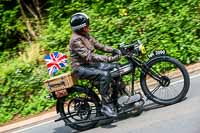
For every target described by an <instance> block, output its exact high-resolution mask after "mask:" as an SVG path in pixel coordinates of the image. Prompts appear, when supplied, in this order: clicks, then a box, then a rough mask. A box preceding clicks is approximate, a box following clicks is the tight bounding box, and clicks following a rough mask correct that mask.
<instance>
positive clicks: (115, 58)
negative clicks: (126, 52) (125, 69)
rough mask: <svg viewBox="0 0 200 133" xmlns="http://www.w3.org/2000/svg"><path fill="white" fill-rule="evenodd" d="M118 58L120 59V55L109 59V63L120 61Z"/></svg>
mask: <svg viewBox="0 0 200 133" xmlns="http://www.w3.org/2000/svg"><path fill="white" fill-rule="evenodd" d="M120 57H121V55H115V56H112V57H110V58H109V62H112V61H118V60H119V59H120Z"/></svg>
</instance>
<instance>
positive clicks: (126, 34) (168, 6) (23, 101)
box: [0, 0, 200, 123]
mask: <svg viewBox="0 0 200 133" xmlns="http://www.w3.org/2000/svg"><path fill="white" fill-rule="evenodd" d="M49 5H50V7H49V8H48V13H47V14H46V16H45V18H44V20H43V21H44V24H43V25H42V29H41V35H40V38H39V40H37V43H36V44H40V46H41V49H40V51H45V50H47V51H49V52H52V51H60V52H65V53H66V54H67V55H69V51H68V44H69V38H70V36H71V30H70V27H69V18H70V16H71V15H72V14H73V13H75V12H78V11H81V12H85V13H87V14H88V15H89V16H90V20H91V21H90V22H91V34H92V35H93V36H95V37H96V39H97V40H99V42H101V43H103V44H107V45H110V46H113V47H116V45H117V44H119V43H120V42H126V43H131V42H133V41H134V40H136V39H140V40H142V42H143V43H144V45H145V47H146V48H147V51H148V53H150V52H151V51H152V50H155V49H166V50H167V52H168V54H169V55H171V56H173V57H175V58H177V59H179V60H180V61H181V62H183V63H184V64H190V63H194V62H197V61H199V57H200V52H199V51H200V28H199V27H200V15H199V13H200V2H199V0H176V1H172V0H169V1H165V0H141V1H137V0H133V1H130V0H109V1H108V0H101V1H100V0H77V1H73V0H71V1H67V2H55V1H54V0H50V1H49ZM26 52H27V53H29V51H25V53H26ZM43 54H44V53H41V55H40V56H43ZM0 55H1V57H0V61H1V63H0V68H1V73H0V112H1V113H0V123H4V122H6V121H8V120H10V119H12V118H13V116H15V115H20V116H25V115H28V114H33V113H37V112H40V111H43V110H46V109H48V108H49V107H51V106H53V105H54V104H55V101H48V100H46V99H45V98H44V96H45V95H46V94H47V91H46V89H45V88H44V86H43V81H44V80H45V79H48V74H47V70H46V67H45V66H44V63H43V62H41V61H39V63H35V59H32V60H33V62H26V61H22V60H20V58H21V56H18V53H12V51H11V52H8V51H4V52H2V53H0ZM8 60H9V61H8Z"/></svg>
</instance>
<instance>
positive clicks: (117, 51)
mask: <svg viewBox="0 0 200 133" xmlns="http://www.w3.org/2000/svg"><path fill="white" fill-rule="evenodd" d="M112 53H113V55H120V56H121V55H122V52H121V51H120V50H119V49H113V52H112Z"/></svg>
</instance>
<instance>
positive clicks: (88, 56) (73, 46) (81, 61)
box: [69, 33, 118, 68]
mask: <svg viewBox="0 0 200 133" xmlns="http://www.w3.org/2000/svg"><path fill="white" fill-rule="evenodd" d="M95 49H98V50H102V51H105V52H110V53H111V52H113V48H112V47H109V46H105V45H102V44H100V43H98V42H97V41H96V40H95V39H94V38H93V37H92V36H90V35H89V34H87V35H79V34H77V33H73V34H72V37H71V39H70V45H69V50H70V55H71V61H72V64H71V65H72V68H76V67H78V66H80V65H89V64H94V63H96V62H111V61H114V60H118V59H117V58H113V57H112V56H105V55H99V54H95V52H94V50H95Z"/></svg>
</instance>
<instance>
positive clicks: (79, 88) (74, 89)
mask: <svg viewBox="0 0 200 133" xmlns="http://www.w3.org/2000/svg"><path fill="white" fill-rule="evenodd" d="M83 91H84V92H86V93H87V94H89V95H92V96H94V97H95V99H96V101H97V102H98V103H99V104H100V99H99V97H98V95H97V94H96V93H95V92H94V91H92V89H88V88H85V87H83V86H73V87H72V88H70V89H68V95H69V94H72V93H74V92H83ZM66 98H67V96H66V97H62V98H58V99H57V101H56V112H57V113H59V112H60V111H61V110H60V109H61V108H60V106H61V105H62V104H61V103H63V102H65V100H66Z"/></svg>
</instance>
